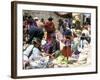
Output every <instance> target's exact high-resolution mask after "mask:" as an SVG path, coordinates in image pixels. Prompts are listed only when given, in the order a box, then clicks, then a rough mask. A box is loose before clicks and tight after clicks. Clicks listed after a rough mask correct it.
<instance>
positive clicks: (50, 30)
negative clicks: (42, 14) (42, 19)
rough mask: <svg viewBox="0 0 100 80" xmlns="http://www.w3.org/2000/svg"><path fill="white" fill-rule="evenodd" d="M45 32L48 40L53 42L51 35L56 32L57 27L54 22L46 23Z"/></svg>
mask: <svg viewBox="0 0 100 80" xmlns="http://www.w3.org/2000/svg"><path fill="white" fill-rule="evenodd" d="M45 30H46V31H47V40H48V41H50V40H51V34H52V33H54V31H55V25H54V23H53V22H52V21H47V22H46V23H45Z"/></svg>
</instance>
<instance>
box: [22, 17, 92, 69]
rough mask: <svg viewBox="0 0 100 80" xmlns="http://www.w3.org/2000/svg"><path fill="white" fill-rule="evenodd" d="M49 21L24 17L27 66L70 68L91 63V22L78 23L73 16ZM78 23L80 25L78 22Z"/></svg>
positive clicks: (25, 59) (24, 45) (24, 43)
mask: <svg viewBox="0 0 100 80" xmlns="http://www.w3.org/2000/svg"><path fill="white" fill-rule="evenodd" d="M53 20H54V18H53V17H51V16H50V17H49V18H48V19H47V20H45V19H44V18H42V19H39V18H38V17H34V18H33V17H32V16H23V69H34V68H54V67H69V64H74V63H78V64H85V63H87V62H88V57H89V53H90V43H91V31H90V28H91V27H90V24H89V23H88V22H85V23H84V24H83V25H80V26H79V25H78V26H75V25H73V23H72V19H70V18H65V19H58V24H57V26H56V25H55V23H54V22H53ZM76 25H77V24H76Z"/></svg>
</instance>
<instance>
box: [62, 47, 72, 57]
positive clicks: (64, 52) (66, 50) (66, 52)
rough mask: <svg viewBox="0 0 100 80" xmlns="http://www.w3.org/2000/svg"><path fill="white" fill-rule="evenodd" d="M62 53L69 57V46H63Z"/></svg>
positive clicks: (70, 53)
mask: <svg viewBox="0 0 100 80" xmlns="http://www.w3.org/2000/svg"><path fill="white" fill-rule="evenodd" d="M62 54H63V55H64V56H65V57H67V58H68V57H71V55H72V51H71V46H64V47H63V49H62Z"/></svg>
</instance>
